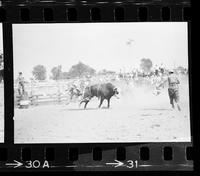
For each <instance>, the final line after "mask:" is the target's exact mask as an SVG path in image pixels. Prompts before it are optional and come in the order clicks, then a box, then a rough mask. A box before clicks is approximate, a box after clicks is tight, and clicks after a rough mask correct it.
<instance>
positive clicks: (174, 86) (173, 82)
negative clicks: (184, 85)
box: [168, 70, 181, 111]
mask: <svg viewBox="0 0 200 176" xmlns="http://www.w3.org/2000/svg"><path fill="white" fill-rule="evenodd" d="M179 84H180V81H179V80H178V78H177V77H176V76H175V75H174V71H173V70H170V71H169V76H168V85H169V87H168V94H169V99H170V104H171V105H172V108H173V109H174V108H175V107H174V101H175V103H176V104H177V108H178V110H179V111H180V110H181V108H180V105H179V86H178V85H179Z"/></svg>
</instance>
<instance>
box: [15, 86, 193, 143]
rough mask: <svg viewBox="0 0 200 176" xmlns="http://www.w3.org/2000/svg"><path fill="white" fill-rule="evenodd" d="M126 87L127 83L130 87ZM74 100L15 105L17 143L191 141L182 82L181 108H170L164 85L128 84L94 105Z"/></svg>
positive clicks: (186, 89) (186, 88) (185, 96)
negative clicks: (155, 90)
mask: <svg viewBox="0 0 200 176" xmlns="http://www.w3.org/2000/svg"><path fill="white" fill-rule="evenodd" d="M129 88H130V87H129ZM98 104H99V101H98V100H97V98H94V99H93V100H92V101H91V102H89V103H88V106H87V109H86V110H84V109H83V106H82V107H81V108H79V107H78V103H71V104H69V105H65V104H60V105H41V106H35V107H30V108H28V109H17V108H16V109H15V116H14V124H15V143H90V142H93V143H98V142H99V143H101V142H183V141H185V142H186V141H187V142H189V141H190V136H191V135H190V115H189V88H188V84H187V82H182V84H181V85H180V105H181V108H182V111H180V112H179V111H178V110H177V109H176V110H173V109H172V108H171V106H170V104H169V97H168V94H167V89H164V90H163V91H162V93H161V94H160V95H158V96H155V95H153V94H152V90H150V89H147V88H145V87H140V88H136V87H134V86H133V87H131V91H127V92H125V93H124V92H123V93H121V95H120V99H117V98H115V97H112V99H111V107H110V108H109V109H107V108H106V106H107V102H106V101H105V102H104V103H103V107H102V108H101V109H98V108H97V107H98Z"/></svg>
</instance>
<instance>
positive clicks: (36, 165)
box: [25, 160, 49, 169]
mask: <svg viewBox="0 0 200 176" xmlns="http://www.w3.org/2000/svg"><path fill="white" fill-rule="evenodd" d="M25 167H26V168H35V169H37V168H40V167H42V168H49V162H48V161H46V160H45V161H44V162H43V163H41V162H40V161H39V160H34V161H26V165H25Z"/></svg>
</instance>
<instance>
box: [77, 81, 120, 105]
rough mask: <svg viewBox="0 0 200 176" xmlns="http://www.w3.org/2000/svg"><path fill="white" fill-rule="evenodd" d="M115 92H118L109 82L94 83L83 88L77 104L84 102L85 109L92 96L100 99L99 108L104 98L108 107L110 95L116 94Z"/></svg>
mask: <svg viewBox="0 0 200 176" xmlns="http://www.w3.org/2000/svg"><path fill="white" fill-rule="evenodd" d="M117 94H119V92H118V90H117V88H116V87H115V86H114V85H113V84H111V83H105V84H95V85H92V86H88V87H86V88H85V92H84V95H83V99H82V100H81V102H80V104H79V106H81V104H82V103H83V102H84V103H85V106H84V109H85V108H86V106H87V104H88V102H89V101H90V100H91V98H92V97H98V98H99V99H100V104H99V108H100V107H101V105H102V103H103V101H104V99H106V100H107V101H108V106H107V107H108V108H109V107H110V99H111V97H112V96H117ZM117 98H118V97H117Z"/></svg>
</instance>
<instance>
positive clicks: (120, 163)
mask: <svg viewBox="0 0 200 176" xmlns="http://www.w3.org/2000/svg"><path fill="white" fill-rule="evenodd" d="M115 162H116V163H106V164H107V165H115V167H119V166H124V163H123V162H121V161H118V160H115Z"/></svg>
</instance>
